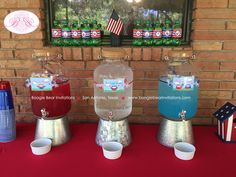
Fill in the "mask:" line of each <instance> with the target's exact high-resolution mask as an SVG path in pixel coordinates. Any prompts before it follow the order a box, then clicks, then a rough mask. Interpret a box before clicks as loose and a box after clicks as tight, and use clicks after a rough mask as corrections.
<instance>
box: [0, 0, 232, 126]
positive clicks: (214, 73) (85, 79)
mask: <svg viewBox="0 0 236 177" xmlns="http://www.w3.org/2000/svg"><path fill="white" fill-rule="evenodd" d="M194 4H195V5H194V13H193V18H194V20H193V25H192V26H193V32H192V37H191V38H192V42H191V46H188V47H177V48H167V47H158V48H145V47H142V48H136V47H125V48H124V49H125V50H126V51H127V53H128V55H129V56H130V58H129V60H128V64H129V65H130V66H131V67H132V69H133V70H134V95H135V96H157V82H158V77H159V75H160V70H163V62H161V61H160V59H161V57H162V56H164V55H166V54H167V52H168V51H170V50H193V51H194V52H195V53H196V56H197V61H196V62H195V63H194V66H195V67H197V68H198V69H199V70H201V72H200V73H199V78H200V80H201V84H200V98H199V105H198V108H199V109H198V113H197V115H196V117H195V118H194V119H193V122H194V123H195V124H207V125H209V124H213V123H215V122H214V119H213V117H212V113H213V112H214V111H215V110H216V109H217V108H218V107H220V106H221V105H223V104H224V103H225V102H226V101H231V102H232V103H235V104H236V82H235V79H236V75H235V73H236V0H196V1H195V3H194ZM17 9H27V10H30V11H32V12H34V13H36V14H37V15H38V16H39V18H40V20H41V25H40V28H39V29H38V30H37V31H35V32H33V33H31V34H27V35H16V34H13V33H10V32H8V31H7V30H6V29H4V27H3V19H4V17H5V16H6V15H7V14H8V13H9V12H11V11H14V10H17ZM43 9H44V8H43V3H42V1H41V0H2V1H0V39H1V41H0V46H1V48H0V78H2V79H4V80H9V81H10V82H11V85H12V91H13V94H14V102H15V109H16V113H17V120H18V121H32V120H34V119H33V114H32V112H31V106H30V99H29V91H28V89H27V88H25V87H24V81H25V79H26V78H27V77H29V76H30V74H31V72H32V70H35V69H37V68H39V67H40V66H39V63H37V62H36V61H34V60H33V59H31V54H32V51H33V49H41V48H46V47H44V38H45V34H44V33H45V32H44V21H45V15H44V12H43ZM48 49H50V50H56V51H58V52H62V53H63V56H64V59H65V62H64V66H65V67H64V68H65V74H66V76H68V77H69V78H70V79H71V87H72V88H71V90H72V94H73V95H74V96H78V95H81V96H82V95H84V96H92V95H93V88H92V87H93V70H94V68H95V67H96V66H97V65H98V64H99V61H98V55H99V52H100V50H101V48H97V47H94V48H90V47H86V48H84V47H83V48H74V47H71V48H69V47H68V48H67V47H65V48H56V47H52V48H48ZM160 118H161V116H160V114H159V113H158V110H157V100H152V101H142V100H135V101H134V104H133V112H132V115H131V116H130V121H131V122H135V123H158V122H159V121H160ZM70 119H71V121H76V122H77V121H78V122H95V121H97V116H96V115H95V113H94V108H93V101H91V100H90V101H89V100H80V101H78V100H75V101H73V106H72V110H71V111H70Z"/></svg>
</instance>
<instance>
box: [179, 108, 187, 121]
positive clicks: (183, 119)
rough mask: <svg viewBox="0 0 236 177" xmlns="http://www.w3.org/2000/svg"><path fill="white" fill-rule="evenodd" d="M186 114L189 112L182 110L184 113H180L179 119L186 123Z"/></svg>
mask: <svg viewBox="0 0 236 177" xmlns="http://www.w3.org/2000/svg"><path fill="white" fill-rule="evenodd" d="M186 112H187V111H185V110H182V111H181V112H180V113H179V118H180V119H181V120H182V121H185V117H186Z"/></svg>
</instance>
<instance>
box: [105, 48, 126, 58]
mask: <svg viewBox="0 0 236 177" xmlns="http://www.w3.org/2000/svg"><path fill="white" fill-rule="evenodd" d="M101 56H102V57H104V58H109V59H121V58H125V57H127V53H126V52H125V50H124V49H122V48H105V49H102V53H101Z"/></svg>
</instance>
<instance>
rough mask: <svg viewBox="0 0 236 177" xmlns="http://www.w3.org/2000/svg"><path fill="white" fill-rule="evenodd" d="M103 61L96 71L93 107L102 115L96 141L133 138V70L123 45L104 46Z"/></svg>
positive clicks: (122, 141)
mask: <svg viewBox="0 0 236 177" xmlns="http://www.w3.org/2000/svg"><path fill="white" fill-rule="evenodd" d="M101 57H102V58H103V62H102V63H101V64H100V65H99V66H98V67H97V68H96V69H95V71H94V108H95V112H96V114H97V115H98V116H99V117H100V120H99V125H98V130H97V135H96V143H97V144H98V145H102V143H103V142H107V141H118V142H120V143H122V144H123V146H127V145H129V144H130V142H131V136H130V130H129V125H128V120H127V116H128V115H129V114H130V113H131V111H132V91H133V72H132V70H131V68H130V67H129V66H127V65H126V64H125V63H124V62H123V59H124V58H125V57H127V56H126V53H125V51H124V50H123V49H117V48H108V49H103V50H102V54H101Z"/></svg>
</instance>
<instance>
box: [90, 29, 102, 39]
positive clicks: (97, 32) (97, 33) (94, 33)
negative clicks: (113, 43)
mask: <svg viewBox="0 0 236 177" xmlns="http://www.w3.org/2000/svg"><path fill="white" fill-rule="evenodd" d="M91 38H93V39H99V38H101V31H100V30H91Z"/></svg>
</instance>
